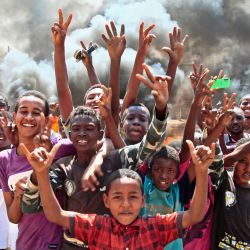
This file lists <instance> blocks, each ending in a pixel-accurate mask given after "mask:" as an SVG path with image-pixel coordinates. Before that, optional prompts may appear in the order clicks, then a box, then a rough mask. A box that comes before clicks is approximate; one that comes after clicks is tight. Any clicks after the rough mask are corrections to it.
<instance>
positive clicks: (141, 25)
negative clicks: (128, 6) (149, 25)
mask: <svg viewBox="0 0 250 250" xmlns="http://www.w3.org/2000/svg"><path fill="white" fill-rule="evenodd" d="M143 30H144V22H141V24H140V28H139V38H141V39H143Z"/></svg>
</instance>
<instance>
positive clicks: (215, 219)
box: [0, 10, 250, 250]
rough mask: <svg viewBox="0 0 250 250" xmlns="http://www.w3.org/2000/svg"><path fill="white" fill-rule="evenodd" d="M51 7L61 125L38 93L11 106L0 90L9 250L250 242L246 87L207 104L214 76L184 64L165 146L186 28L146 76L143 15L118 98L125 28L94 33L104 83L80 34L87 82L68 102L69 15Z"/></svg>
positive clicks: (0, 175) (147, 33)
mask: <svg viewBox="0 0 250 250" xmlns="http://www.w3.org/2000/svg"><path fill="white" fill-rule="evenodd" d="M58 15H59V18H58V22H57V23H54V25H53V27H52V42H53V44H54V63H55V75H56V86H57V93H58V104H59V111H60V119H59V120H60V126H59V127H60V128H61V129H60V130H59V131H57V132H55V131H54V132H53V131H52V118H51V114H50V107H49V103H48V101H47V98H46V97H45V96H44V95H43V94H42V93H40V92H38V91H35V90H30V91H27V92H25V93H23V94H22V95H21V96H20V97H19V98H18V99H17V101H16V104H15V107H14V112H13V114H12V115H9V107H8V103H7V102H6V100H5V99H4V98H0V108H1V119H0V121H1V130H0V147H1V152H0V188H1V190H2V192H3V197H4V201H5V205H6V210H7V214H6V211H3V212H4V213H5V214H3V215H1V217H0V222H1V223H0V229H1V225H2V221H4V220H5V219H6V218H7V217H6V216H8V220H9V221H10V222H12V223H15V224H18V236H17V240H16V249H17V250H26V249H27V250H30V249H37V250H38V249H39V250H42V249H44V250H45V249H132V250H133V249H134V250H136V249H138V250H139V249H250V234H249V232H250V220H249V213H250V206H249V204H250V202H249V201H250V150H249V149H250V138H249V121H250V95H246V96H243V97H242V98H241V99H240V101H239V103H236V101H235V100H236V94H235V93H233V94H232V95H231V96H228V94H224V96H223V100H222V102H221V103H222V105H221V107H219V108H218V107H216V109H215V108H213V106H212V103H213V98H215V96H216V93H215V92H216V91H214V90H212V88H211V86H212V84H213V83H214V81H216V79H218V78H221V77H223V75H222V73H220V74H219V75H218V76H216V77H212V80H210V81H209V82H208V80H207V76H208V74H209V70H208V69H205V70H203V69H202V65H200V66H199V68H197V66H196V65H195V64H193V72H192V74H191V75H190V76H189V78H190V81H191V86H192V87H193V90H194V97H193V100H192V103H191V106H190V111H189V114H188V118H187V121H186V125H185V128H184V131H183V140H182V141H181V142H180V147H176V148H174V147H172V146H171V143H170V144H169V145H165V142H166V137H167V134H166V128H167V118H168V114H169V111H168V101H169V97H170V96H171V89H172V86H173V84H174V79H175V74H176V70H177V67H178V65H179V63H180V62H181V60H182V58H183V56H184V48H185V42H186V39H187V36H185V37H184V38H183V39H182V38H181V37H182V34H181V30H180V29H179V28H177V27H174V29H173V32H171V33H169V39H170V47H164V48H163V52H165V53H167V54H168V55H169V61H168V66H167V69H166V75H153V74H152V72H151V70H150V67H149V66H148V65H146V64H145V63H144V61H145V59H146V55H147V52H148V51H149V49H150V45H151V43H152V42H153V40H154V39H156V37H155V35H153V34H152V33H151V32H152V30H153V28H154V26H155V25H154V24H152V25H150V26H149V27H147V28H144V23H143V22H142V23H141V24H140V28H139V41H138V51H137V54H136V58H135V63H134V67H133V69H132V73H131V76H130V78H129V81H128V85H127V91H126V94H125V96H124V98H123V102H122V104H121V103H120V62H121V57H122V54H123V52H124V50H125V49H126V36H125V26H124V25H122V26H121V29H120V32H117V28H116V25H115V23H114V22H113V21H111V22H110V23H109V24H106V25H105V28H106V32H107V34H101V36H102V38H103V41H104V43H105V45H106V47H107V50H108V54H109V57H110V73H109V81H108V84H107V86H105V84H101V82H100V80H99V78H98V76H97V75H96V73H95V69H94V66H93V64H92V57H91V55H90V54H88V53H87V48H86V46H85V44H84V43H83V42H81V44H82V49H83V51H82V53H83V58H82V62H83V65H84V67H86V70H87V73H88V77H89V81H90V88H89V89H88V91H87V92H86V94H85V95H84V93H83V94H82V96H83V98H82V105H81V106H78V107H75V108H74V105H73V99H72V94H71V90H70V88H69V83H68V74H67V67H66V62H65V39H66V35H67V30H68V27H69V25H70V23H71V21H72V15H69V16H68V18H67V19H66V21H64V18H63V13H62V10H59V11H58ZM90 46H91V44H90ZM143 72H144V73H145V74H143ZM145 76H146V77H145ZM141 83H143V84H145V86H146V87H147V88H148V89H149V90H150V91H151V94H152V96H153V99H154V102H155V106H154V109H153V114H152V116H151V115H150V112H149V110H148V108H147V107H146V106H145V105H143V104H142V103H137V102H136V99H137V95H138V91H139V86H140V84H141ZM151 117H152V118H151ZM56 121H57V120H56ZM197 131H198V133H197ZM197 134H199V136H198V138H197V136H195V135H197ZM173 146H174V145H173ZM175 146H176V145H175ZM0 205H1V203H0ZM0 208H2V207H0ZM1 230H2V229H1ZM3 231H4V232H5V233H7V228H6V230H3ZM1 237H2V238H1ZM5 238H6V237H5ZM1 241H4V234H1V235H0V244H1ZM0 248H2V249H6V248H7V245H6V244H5V245H0Z"/></svg>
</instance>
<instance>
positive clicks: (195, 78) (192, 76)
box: [189, 62, 203, 92]
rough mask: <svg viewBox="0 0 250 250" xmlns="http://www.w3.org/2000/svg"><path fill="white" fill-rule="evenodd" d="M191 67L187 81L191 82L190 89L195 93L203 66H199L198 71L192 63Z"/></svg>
mask: <svg viewBox="0 0 250 250" xmlns="http://www.w3.org/2000/svg"><path fill="white" fill-rule="evenodd" d="M192 67H193V72H191V73H190V75H189V79H190V81H191V85H192V89H193V90H194V92H195V89H196V87H197V85H198V82H199V80H200V78H201V75H202V69H203V65H202V64H200V66H199V69H197V67H196V65H195V63H194V62H193V63H192Z"/></svg>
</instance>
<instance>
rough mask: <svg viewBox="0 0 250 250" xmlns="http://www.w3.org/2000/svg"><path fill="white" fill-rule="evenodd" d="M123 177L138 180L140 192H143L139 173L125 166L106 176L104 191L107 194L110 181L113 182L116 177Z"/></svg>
mask: <svg viewBox="0 0 250 250" xmlns="http://www.w3.org/2000/svg"><path fill="white" fill-rule="evenodd" d="M124 177H127V178H130V179H134V180H136V181H138V183H139V184H140V188H141V192H142V194H144V189H143V184H142V179H141V177H140V175H139V174H138V173H137V172H135V171H133V170H131V169H127V168H122V169H118V170H116V171H114V172H113V173H112V174H111V175H110V176H109V177H108V179H107V181H106V182H105V185H106V190H105V193H106V194H108V192H109V190H110V186H111V184H112V182H114V181H115V180H117V179H122V178H124Z"/></svg>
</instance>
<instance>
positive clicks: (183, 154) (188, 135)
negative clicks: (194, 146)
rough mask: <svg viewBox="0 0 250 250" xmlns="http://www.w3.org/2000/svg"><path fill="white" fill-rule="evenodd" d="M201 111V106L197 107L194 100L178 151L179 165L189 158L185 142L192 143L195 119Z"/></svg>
mask: <svg viewBox="0 0 250 250" xmlns="http://www.w3.org/2000/svg"><path fill="white" fill-rule="evenodd" d="M200 110H201V105H199V104H198V103H197V102H196V101H195V100H194V101H193V102H192V104H191V108H190V111H189V114H188V118H187V122H186V125H185V128H184V134H183V140H182V146H181V151H180V154H179V156H180V161H181V163H183V162H185V161H186V160H187V159H188V158H189V157H190V153H189V149H188V145H187V143H186V140H190V141H194V132H195V125H196V118H197V114H198V113H199V112H200Z"/></svg>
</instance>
